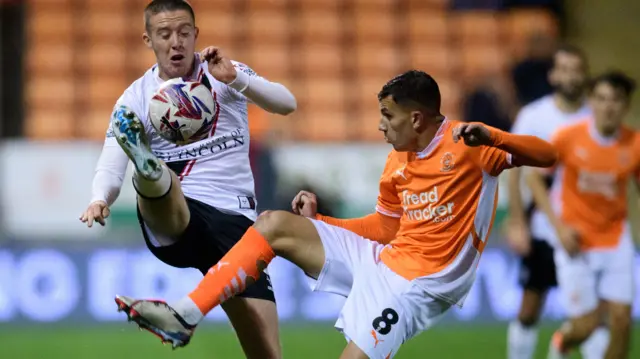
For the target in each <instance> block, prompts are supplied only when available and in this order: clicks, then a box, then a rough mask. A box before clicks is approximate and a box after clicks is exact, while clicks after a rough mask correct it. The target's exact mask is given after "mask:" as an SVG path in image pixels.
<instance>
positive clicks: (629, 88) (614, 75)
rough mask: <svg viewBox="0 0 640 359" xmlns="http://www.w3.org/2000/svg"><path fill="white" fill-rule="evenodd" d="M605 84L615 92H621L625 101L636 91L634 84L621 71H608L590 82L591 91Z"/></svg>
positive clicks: (632, 80) (633, 81)
mask: <svg viewBox="0 0 640 359" xmlns="http://www.w3.org/2000/svg"><path fill="white" fill-rule="evenodd" d="M602 83H606V84H608V85H610V86H611V87H613V88H614V89H616V90H619V91H622V92H623V93H624V94H625V96H626V97H627V99H629V98H630V97H631V95H633V92H634V91H635V90H636V82H635V80H634V79H632V78H631V77H629V76H628V75H627V74H625V73H624V72H622V71H615V70H614V71H608V72H605V73H603V74H601V75H598V76H596V77H595V78H594V79H593V80H591V91H593V89H594V88H595V87H596V86H598V85H599V84H602Z"/></svg>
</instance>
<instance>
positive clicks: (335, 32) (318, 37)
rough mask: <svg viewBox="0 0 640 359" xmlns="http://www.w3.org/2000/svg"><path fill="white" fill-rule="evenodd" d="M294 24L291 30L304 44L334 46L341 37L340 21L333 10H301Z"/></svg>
mask: <svg viewBox="0 0 640 359" xmlns="http://www.w3.org/2000/svg"><path fill="white" fill-rule="evenodd" d="M295 24H296V25H297V26H296V27H295V28H293V29H295V30H294V31H297V33H298V35H299V36H300V41H301V42H302V43H304V44H329V45H332V46H335V45H336V44H338V42H339V41H340V39H341V37H342V31H343V30H342V20H341V18H340V16H339V14H338V13H336V12H335V11H333V10H308V9H305V10H302V11H301V12H300V14H299V18H298V19H297V21H296V22H295ZM292 25H293V24H292Z"/></svg>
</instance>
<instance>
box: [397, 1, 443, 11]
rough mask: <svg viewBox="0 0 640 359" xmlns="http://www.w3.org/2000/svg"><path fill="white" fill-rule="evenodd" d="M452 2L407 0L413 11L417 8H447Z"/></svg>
mask: <svg viewBox="0 0 640 359" xmlns="http://www.w3.org/2000/svg"><path fill="white" fill-rule="evenodd" d="M450 2H451V1H450V0H407V3H408V7H409V9H410V10H411V11H413V10H416V9H433V10H445V9H447V7H448V6H449V3H450Z"/></svg>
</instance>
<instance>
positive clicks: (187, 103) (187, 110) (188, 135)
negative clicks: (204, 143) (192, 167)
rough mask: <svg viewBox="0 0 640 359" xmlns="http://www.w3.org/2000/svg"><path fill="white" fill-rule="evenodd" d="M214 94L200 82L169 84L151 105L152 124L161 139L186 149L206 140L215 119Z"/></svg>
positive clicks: (176, 80)
mask: <svg viewBox="0 0 640 359" xmlns="http://www.w3.org/2000/svg"><path fill="white" fill-rule="evenodd" d="M216 111H217V108H216V103H215V101H214V100H213V95H212V94H211V91H210V90H209V89H208V88H207V87H206V86H205V85H204V84H202V83H200V82H189V81H183V80H182V79H180V78H177V79H171V80H169V81H166V82H165V83H163V84H162V85H160V88H158V90H157V91H156V92H155V93H154V94H153V97H152V98H151V102H150V103H149V120H150V121H151V124H152V125H153V128H155V130H156V132H157V133H158V135H160V136H161V137H162V138H164V139H166V140H167V141H169V142H173V143H176V144H178V145H185V144H189V143H193V142H196V141H200V140H202V139H204V138H207V137H208V136H209V134H210V133H211V129H212V127H213V125H214V121H215V115H216Z"/></svg>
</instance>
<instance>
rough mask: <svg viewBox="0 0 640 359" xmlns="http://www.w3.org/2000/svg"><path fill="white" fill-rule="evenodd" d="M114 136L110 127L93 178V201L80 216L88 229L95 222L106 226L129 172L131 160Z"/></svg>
mask: <svg viewBox="0 0 640 359" xmlns="http://www.w3.org/2000/svg"><path fill="white" fill-rule="evenodd" d="M113 136H114V134H113V131H112V130H111V127H109V129H108V130H107V135H106V138H105V141H104V145H103V147H102V153H101V154H100V158H99V159H98V164H97V165H96V170H95V175H94V177H93V184H92V188H91V201H90V202H89V206H88V208H87V209H86V210H85V211H84V213H82V215H80V220H81V221H82V222H84V223H87V226H88V227H92V226H93V222H94V221H95V222H98V223H100V224H101V225H103V226H104V225H105V219H106V218H107V217H109V214H110V211H109V207H110V206H111V205H112V204H113V202H115V200H116V199H117V198H118V195H119V194H120V189H121V188H122V183H123V181H124V176H125V174H126V172H127V164H128V163H129V158H128V157H127V155H126V154H125V153H124V152H123V151H122V148H120V146H119V145H118V142H117V141H116V139H115V138H114V137H113Z"/></svg>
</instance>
